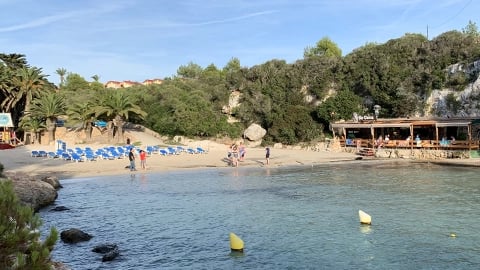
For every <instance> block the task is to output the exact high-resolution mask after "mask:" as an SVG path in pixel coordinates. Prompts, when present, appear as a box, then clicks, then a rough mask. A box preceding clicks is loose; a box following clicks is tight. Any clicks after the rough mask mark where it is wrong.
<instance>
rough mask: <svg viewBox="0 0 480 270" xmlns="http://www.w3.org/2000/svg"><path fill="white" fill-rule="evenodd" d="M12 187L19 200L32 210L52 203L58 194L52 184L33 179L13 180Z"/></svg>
mask: <svg viewBox="0 0 480 270" xmlns="http://www.w3.org/2000/svg"><path fill="white" fill-rule="evenodd" d="M13 188H14V190H15V193H16V194H17V196H18V199H19V200H20V202H21V203H22V204H24V205H27V206H30V207H32V208H33V209H34V211H38V210H39V209H40V208H42V207H44V206H47V205H50V204H52V203H53V202H54V201H55V199H57V196H58V193H57V191H56V190H55V188H53V187H52V185H50V184H48V183H45V182H43V181H38V180H35V179H33V180H31V179H26V180H14V181H13Z"/></svg>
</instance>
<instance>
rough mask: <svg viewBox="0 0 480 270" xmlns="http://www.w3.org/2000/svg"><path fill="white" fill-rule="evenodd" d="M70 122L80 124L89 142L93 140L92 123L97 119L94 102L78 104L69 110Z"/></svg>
mask: <svg viewBox="0 0 480 270" xmlns="http://www.w3.org/2000/svg"><path fill="white" fill-rule="evenodd" d="M67 115H68V120H69V121H72V123H80V124H81V125H82V129H84V130H85V136H86V138H87V140H91V139H92V130H93V126H92V123H93V121H94V119H95V110H94V105H93V103H92V101H86V102H77V103H74V104H73V105H72V106H71V107H70V108H68V109H67Z"/></svg>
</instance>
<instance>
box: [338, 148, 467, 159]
mask: <svg viewBox="0 0 480 270" xmlns="http://www.w3.org/2000/svg"><path fill="white" fill-rule="evenodd" d="M342 149H343V151H345V152H349V153H357V152H358V150H357V148H355V147H343V148H342ZM375 157H377V158H404V159H420V160H440V159H451V158H460V159H468V158H470V151H469V150H432V149H408V148H407V149H399V148H380V149H375Z"/></svg>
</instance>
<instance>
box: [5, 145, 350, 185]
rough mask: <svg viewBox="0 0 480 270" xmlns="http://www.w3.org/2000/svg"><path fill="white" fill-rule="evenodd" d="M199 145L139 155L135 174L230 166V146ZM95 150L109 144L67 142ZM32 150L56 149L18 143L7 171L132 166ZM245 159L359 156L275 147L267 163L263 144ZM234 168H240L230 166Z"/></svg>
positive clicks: (248, 162) (62, 173) (70, 174)
mask: <svg viewBox="0 0 480 270" xmlns="http://www.w3.org/2000/svg"><path fill="white" fill-rule="evenodd" d="M144 139H145V140H146V141H145V142H142V145H143V146H139V147H140V148H141V149H145V147H146V146H147V145H162V144H163V142H161V141H159V140H158V141H155V139H152V138H144ZM195 145H196V146H200V147H202V148H203V149H205V150H208V152H207V153H206V154H188V153H181V154H179V155H169V156H162V155H160V154H152V155H150V156H148V157H147V169H146V170H142V169H141V168H140V160H139V158H138V156H137V160H136V167H137V172H135V173H150V172H163V171H174V170H181V169H200V168H212V167H215V168H227V167H231V166H230V165H229V162H228V159H227V153H228V145H224V144H219V143H215V142H211V141H200V142H192V143H191V147H196V146H195ZM77 146H78V147H81V148H85V147H87V146H89V147H91V148H92V149H98V148H102V147H104V146H106V145H100V144H91V145H88V144H82V145H68V148H75V147H77ZM32 150H45V151H55V150H56V149H55V146H52V145H48V146H46V145H27V146H19V147H17V148H15V149H9V150H2V151H0V163H2V164H3V165H4V167H5V169H4V170H5V172H9V173H26V174H30V175H55V176H57V177H58V178H59V179H69V178H82V177H94V176H105V175H120V174H130V173H131V172H130V170H129V169H127V168H126V166H128V165H129V161H128V158H126V157H125V158H122V159H115V160H102V159H97V160H96V161H87V162H71V161H66V160H63V159H59V158H54V159H52V158H47V157H32V156H31V151H32ZM246 150H247V153H246V157H245V159H244V161H241V162H239V166H238V167H239V168H242V167H262V166H269V167H271V168H275V167H281V166H291V165H314V164H320V163H327V162H335V161H336V162H339V161H352V160H355V158H356V157H358V156H356V155H354V154H351V153H342V152H330V151H307V150H301V149H276V148H271V157H270V164H269V165H266V164H265V163H266V162H265V161H266V160H265V149H264V148H263V147H255V148H248V147H247V149H246ZM231 169H232V170H235V169H237V168H234V167H231Z"/></svg>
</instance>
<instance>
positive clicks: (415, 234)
mask: <svg viewBox="0 0 480 270" xmlns="http://www.w3.org/2000/svg"><path fill="white" fill-rule="evenodd" d="M62 185H63V186H64V188H63V189H62V190H60V191H59V198H58V199H57V203H56V205H57V206H59V205H62V206H66V207H68V208H70V209H71V210H70V211H65V212H48V208H47V209H44V210H42V211H41V216H42V218H43V220H44V223H45V226H44V229H45V230H48V228H49V227H50V226H55V227H57V229H58V230H59V231H62V230H66V229H68V228H72V227H74V228H79V229H82V230H83V231H85V232H87V233H90V234H93V235H94V238H92V240H90V241H89V242H84V243H80V244H77V245H66V244H63V243H61V242H59V243H58V244H57V246H56V248H55V250H54V252H53V254H54V259H55V260H59V261H64V262H66V263H67V264H68V265H70V266H71V267H72V268H73V269H354V268H356V269H477V268H478V265H480V259H479V256H478V251H479V249H480V246H479V245H478V243H480V241H479V240H480V236H479V235H478V232H479V231H480V225H479V223H478V220H479V217H480V210H479V209H480V208H479V203H480V195H479V194H480V184H479V181H478V171H477V169H476V168H455V167H439V166H432V165H422V164H408V165H403V164H402V163H398V164H397V163H391V164H381V165H379V164H371V163H356V164H343V165H342V164H328V165H324V166H315V167H313V168H312V167H308V168H283V169H278V168H269V167H262V168H258V169H248V168H226V169H212V170H199V171H188V172H175V173H147V172H139V173H136V174H132V175H125V176H111V177H102V178H90V179H75V180H66V181H62ZM359 209H363V210H365V211H366V212H367V213H369V214H370V215H372V218H373V220H374V223H373V224H372V225H370V226H368V225H360V224H359V220H358V210H359ZM230 232H235V233H236V234H238V235H239V236H240V237H241V238H242V240H243V241H244V242H245V253H244V254H232V253H231V252H230V248H229V237H228V235H229V233H230ZM452 232H454V233H455V234H456V235H457V237H451V236H450V235H451V233H452ZM107 242H109V243H111V242H113V243H116V244H118V246H119V249H120V253H121V256H120V257H118V258H117V259H115V260H114V261H112V262H109V263H102V262H101V261H100V259H99V258H98V257H97V256H95V254H92V252H91V251H90V250H91V248H92V247H93V246H95V245H97V244H102V243H107Z"/></svg>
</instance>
